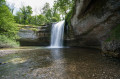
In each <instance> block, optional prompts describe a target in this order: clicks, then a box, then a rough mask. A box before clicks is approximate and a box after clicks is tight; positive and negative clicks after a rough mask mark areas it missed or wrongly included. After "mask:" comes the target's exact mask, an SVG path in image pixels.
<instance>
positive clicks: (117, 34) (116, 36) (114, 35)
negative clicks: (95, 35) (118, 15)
mask: <svg viewBox="0 0 120 79" xmlns="http://www.w3.org/2000/svg"><path fill="white" fill-rule="evenodd" d="M110 34H111V35H110V37H109V38H108V39H106V41H111V40H120V24H119V25H118V26H117V27H116V28H114V29H113V30H112V31H111V32H110Z"/></svg>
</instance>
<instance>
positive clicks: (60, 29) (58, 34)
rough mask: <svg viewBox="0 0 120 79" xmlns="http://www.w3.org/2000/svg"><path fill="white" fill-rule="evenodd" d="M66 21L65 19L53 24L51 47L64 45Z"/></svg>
mask: <svg viewBox="0 0 120 79" xmlns="http://www.w3.org/2000/svg"><path fill="white" fill-rule="evenodd" d="M64 23H65V21H60V22H58V23H56V24H53V25H52V31H51V45H50V47H53V48H59V47H62V46H63V38H64Z"/></svg>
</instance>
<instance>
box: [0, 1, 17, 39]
mask: <svg viewBox="0 0 120 79" xmlns="http://www.w3.org/2000/svg"><path fill="white" fill-rule="evenodd" d="M16 32H17V27H16V25H15V21H14V17H13V15H12V13H11V12H10V10H9V9H8V6H7V5H6V2H5V0H0V35H6V36H7V37H9V38H14V37H15V35H16Z"/></svg>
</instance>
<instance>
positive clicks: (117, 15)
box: [71, 0, 120, 48]
mask: <svg viewBox="0 0 120 79" xmlns="http://www.w3.org/2000/svg"><path fill="white" fill-rule="evenodd" d="M118 24H120V0H76V2H75V8H74V14H73V17H72V18H71V25H72V27H73V30H74V34H75V37H76V38H77V40H78V41H77V42H79V45H81V46H100V47H101V48H102V47H104V45H105V44H103V43H104V42H105V40H106V39H107V38H108V37H109V36H110V31H111V30H112V29H114V28H116V27H117V25H118ZM102 45H103V46H102Z"/></svg>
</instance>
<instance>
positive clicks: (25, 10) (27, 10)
mask: <svg viewBox="0 0 120 79" xmlns="http://www.w3.org/2000/svg"><path fill="white" fill-rule="evenodd" d="M20 11H21V13H22V14H23V20H22V23H24V24H29V23H30V18H31V14H32V7H31V6H26V7H25V6H23V7H22V8H20Z"/></svg>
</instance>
